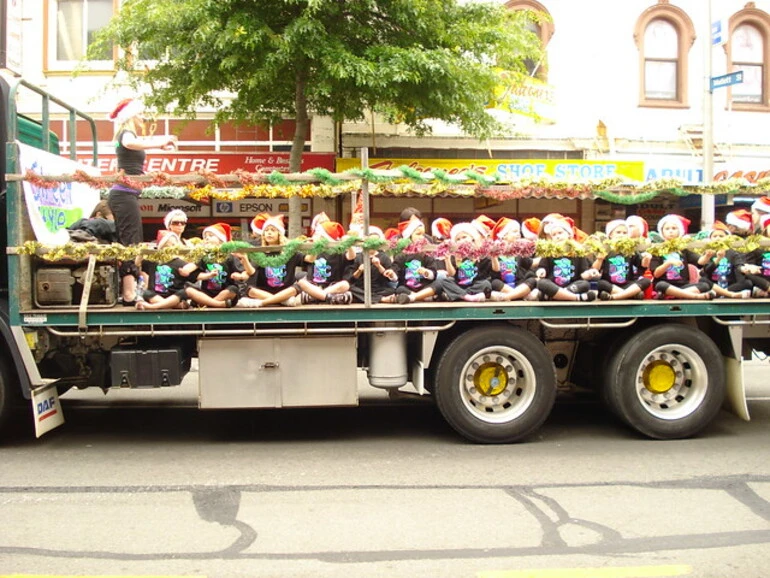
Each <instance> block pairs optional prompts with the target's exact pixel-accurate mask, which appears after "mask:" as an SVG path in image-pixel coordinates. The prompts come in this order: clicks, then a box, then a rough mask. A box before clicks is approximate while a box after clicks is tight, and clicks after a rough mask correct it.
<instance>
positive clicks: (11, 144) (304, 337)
mask: <svg viewBox="0 0 770 578" xmlns="http://www.w3.org/2000/svg"><path fill="white" fill-rule="evenodd" d="M9 114H10V116H9V117H8V119H9V120H8V122H9V124H13V122H14V118H15V117H14V115H13V114H11V113H10V112H9ZM70 149H71V150H73V149H74V147H70ZM5 151H6V161H7V166H6V170H5V172H6V173H7V180H8V187H7V192H6V195H5V204H4V206H3V208H4V211H5V213H6V219H7V221H8V223H9V227H8V233H7V243H6V253H7V260H8V271H9V275H8V278H7V279H8V286H7V287H4V289H6V290H7V297H8V299H7V302H4V303H3V308H2V316H0V330H1V334H2V342H0V425H2V422H3V421H5V420H7V418H8V416H9V414H10V412H11V409H12V406H13V404H14V402H16V401H18V400H19V399H20V398H22V397H25V398H33V409H34V411H35V415H36V422H37V423H38V424H41V423H42V424H45V423H51V422H53V418H52V417H51V416H53V415H54V414H60V413H61V406H60V404H59V401H58V399H57V397H56V391H57V389H64V388H69V387H78V388H87V387H98V388H101V389H103V390H105V391H108V390H110V389H111V388H121V387H123V388H126V387H130V388H143V387H145V388H148V387H149V388H158V387H173V386H175V385H178V384H179V383H181V381H182V379H183V378H184V376H185V374H186V373H187V372H188V371H189V369H190V367H191V362H192V360H193V359H194V358H197V360H198V364H199V371H198V388H199V404H200V407H201V408H202V409H225V408H280V407H321V406H355V405H357V404H358V401H359V400H358V374H359V372H358V370H360V369H363V370H365V371H366V375H367V377H368V381H369V384H370V385H372V386H374V387H378V388H383V389H387V390H389V391H394V392H395V391H402V390H403V391H410V392H414V393H415V394H417V395H421V396H430V399H433V400H434V401H435V403H436V405H437V406H438V408H439V410H440V412H441V414H442V415H443V416H444V418H445V419H446V421H447V423H448V424H449V425H450V426H451V427H452V428H454V429H455V430H456V431H457V432H458V433H460V434H461V435H462V436H464V437H465V438H467V439H468V440H470V441H472V442H478V443H508V442H515V441H519V440H523V439H526V438H527V437H529V436H531V435H532V434H533V432H535V431H536V430H537V429H538V428H539V427H540V426H541V425H542V424H543V422H544V421H545V420H546V419H547V418H548V416H549V414H550V411H551V409H552V407H553V405H554V403H555V400H556V397H557V393H558V392H560V391H572V390H590V391H594V392H597V393H600V394H601V396H602V397H603V398H604V400H605V402H606V404H607V406H608V407H609V408H610V409H611V410H612V411H613V412H615V413H616V414H617V415H618V416H619V417H620V418H621V419H622V420H624V421H625V422H626V423H628V425H629V426H630V427H632V428H634V429H635V430H637V431H638V432H640V433H642V434H644V435H646V436H649V437H652V438H660V439H670V438H680V437H686V436H691V435H695V434H697V433H698V432H700V431H702V430H703V429H704V428H706V427H707V426H708V424H709V423H710V422H711V421H712V419H713V418H714V417H715V415H716V414H717V412H718V411H719V410H720V408H721V407H722V406H723V403H724V402H725V400H727V401H728V402H729V404H730V406H731V407H732V409H733V410H734V411H735V412H736V413H738V414H739V415H741V416H742V417H744V418H745V419H748V409H747V405H746V396H745V392H744V388H743V383H742V372H741V363H742V359H743V358H746V357H748V356H749V355H750V353H751V351H752V350H761V351H764V352H770V300H766V299H745V300H726V299H725V300H714V301H688V300H679V301H658V300H654V301H653V300H643V301H636V300H634V301H611V302H592V303H588V302H586V303H577V302H558V301H552V302H535V301H518V302H486V303H466V302H459V303H458V302H452V303H447V302H429V303H412V304H409V305H396V304H393V305H391V304H372V303H371V299H370V298H368V299H367V301H366V302H365V303H363V304H353V305H343V306H333V305H327V304H319V305H304V306H301V307H293V308H286V307H275V308H269V307H268V308H260V309H249V308H230V309H190V310H153V311H139V310H136V309H133V308H127V307H122V306H119V305H118V304H117V303H116V302H115V299H114V295H115V294H116V291H115V288H114V286H112V288H111V289H110V287H111V283H113V281H112V279H114V277H113V271H114V267H115V263H114V260H115V257H114V253H113V254H112V260H111V259H110V254H109V251H106V250H104V249H103V248H94V249H91V250H88V251H85V253H83V254H80V255H77V256H73V255H69V254H66V255H65V254H63V253H62V249H61V248H60V247H51V248H45V247H43V246H40V245H39V244H34V243H32V248H31V249H30V243H31V241H32V240H33V239H34V235H33V232H32V230H31V227H30V222H29V221H30V217H29V207H28V206H27V205H26V199H25V196H24V194H23V193H22V186H21V184H22V181H23V180H24V179H25V178H28V176H26V177H25V175H23V174H21V173H20V171H19V170H18V165H17V164H16V160H17V158H18V144H17V142H16V140H15V139H14V138H13V137H12V131H9V136H8V137H7V138H6V143H5ZM390 174H391V176H392V173H390ZM372 176H374V173H367V172H366V171H361V172H359V173H355V174H353V173H344V174H338V175H331V176H329V175H322V174H320V173H303V174H301V175H286V176H285V177H284V178H286V179H292V178H295V179H297V180H299V181H301V182H303V183H307V182H311V181H313V182H318V181H320V180H323V179H324V178H325V179H332V178H333V179H335V180H336V182H338V183H339V182H343V183H344V182H350V181H353V180H356V181H360V182H361V189H362V193H363V199H364V203H363V205H364V207H368V197H367V195H368V186H369V184H368V179H369V178H370V177H372ZM377 176H379V177H386V176H387V174H379V175H377ZM57 178H58V180H59V181H63V179H62V178H61V177H57ZM251 178H254V179H257V178H262V179H267V178H268V176H267V175H253V176H252V177H251ZM423 178H424V177H423ZM468 179H470V177H466V179H465V180H468ZM458 182H460V181H459V180H458ZM465 186H466V188H471V187H472V186H473V181H471V185H467V184H466V185H465ZM482 186H488V183H487V184H483V183H482ZM357 187H358V185H356V188H357ZM464 194H468V193H467V191H465V192H464ZM364 226H365V227H366V226H368V213H367V212H366V211H364ZM25 247H26V249H25ZM51 255H56V256H57V259H56V260H54V261H53V262H49V261H48V260H47V257H50V256H51ZM73 257H78V258H79V260H78V259H73ZM65 258H66V259H67V260H65ZM74 271H80V273H79V276H78V278H77V279H76V276H75V274H74ZM46 283H48V285H47V286H46V285H45V284H46ZM77 284H80V285H81V286H82V287H80V288H79V289H78V291H75V290H74V289H75V287H76V286H77ZM46 287H49V288H50V294H49V295H48V296H47V297H43V299H42V300H41V292H42V293H46V292H47V291H49V289H47V288H46ZM223 374H226V375H227V376H228V379H223V378H222V376H223ZM36 393H37V394H38V395H37V396H35V397H33V394H36ZM44 429H45V428H44V427H41V429H40V430H39V431H43V430H44Z"/></svg>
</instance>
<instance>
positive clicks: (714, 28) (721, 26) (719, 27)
mask: <svg viewBox="0 0 770 578" xmlns="http://www.w3.org/2000/svg"><path fill="white" fill-rule="evenodd" d="M726 24H727V23H726V22H725V21H724V20H717V21H716V22H712V23H711V44H712V45H719V46H721V45H722V44H725V43H726V42H727V26H726Z"/></svg>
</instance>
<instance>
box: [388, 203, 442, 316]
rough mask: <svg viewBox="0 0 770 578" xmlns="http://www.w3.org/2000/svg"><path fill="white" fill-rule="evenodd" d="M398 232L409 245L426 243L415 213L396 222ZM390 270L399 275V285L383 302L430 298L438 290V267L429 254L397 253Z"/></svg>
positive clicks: (423, 231) (411, 301)
mask: <svg viewBox="0 0 770 578" xmlns="http://www.w3.org/2000/svg"><path fill="white" fill-rule="evenodd" d="M398 231H399V235H400V236H401V237H402V238H403V239H409V241H410V244H411V245H410V246H412V247H416V248H419V247H420V246H421V244H424V243H425V225H424V224H423V222H422V221H421V220H420V218H419V217H417V216H414V215H413V216H412V217H411V218H410V219H409V220H407V221H401V222H400V223H399V224H398ZM393 270H394V271H395V272H396V275H398V285H397V287H396V293H395V294H394V295H388V296H386V297H383V298H382V303H400V304H401V305H405V304H407V303H414V302H415V301H425V300H426V299H432V298H433V297H434V296H435V295H437V294H438V293H440V292H441V287H442V283H441V280H439V279H438V267H437V264H436V260H435V259H434V258H433V256H432V255H430V254H428V253H425V252H417V253H407V252H404V253H402V254H400V255H398V256H397V257H396V258H395V259H394V261H393Z"/></svg>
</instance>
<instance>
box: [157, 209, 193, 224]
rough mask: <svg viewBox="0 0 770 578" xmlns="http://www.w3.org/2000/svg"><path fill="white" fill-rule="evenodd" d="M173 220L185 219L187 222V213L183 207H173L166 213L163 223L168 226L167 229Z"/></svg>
mask: <svg viewBox="0 0 770 578" xmlns="http://www.w3.org/2000/svg"><path fill="white" fill-rule="evenodd" d="M172 221H184V222H185V223H186V222H187V213H185V212H184V211H183V210H182V209H173V210H171V211H169V212H168V213H166V216H165V217H163V224H164V225H165V226H166V229H168V228H169V227H170V226H171V222H172Z"/></svg>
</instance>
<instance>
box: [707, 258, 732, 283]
mask: <svg viewBox="0 0 770 578" xmlns="http://www.w3.org/2000/svg"><path fill="white" fill-rule="evenodd" d="M732 272H733V266H732V265H731V264H730V261H728V260H727V258H726V257H722V258H721V259H720V260H719V263H718V264H717V266H716V269H714V272H713V273H712V274H711V279H712V280H713V281H719V279H721V278H722V277H725V278H728V277H730V274H731V273H732Z"/></svg>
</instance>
